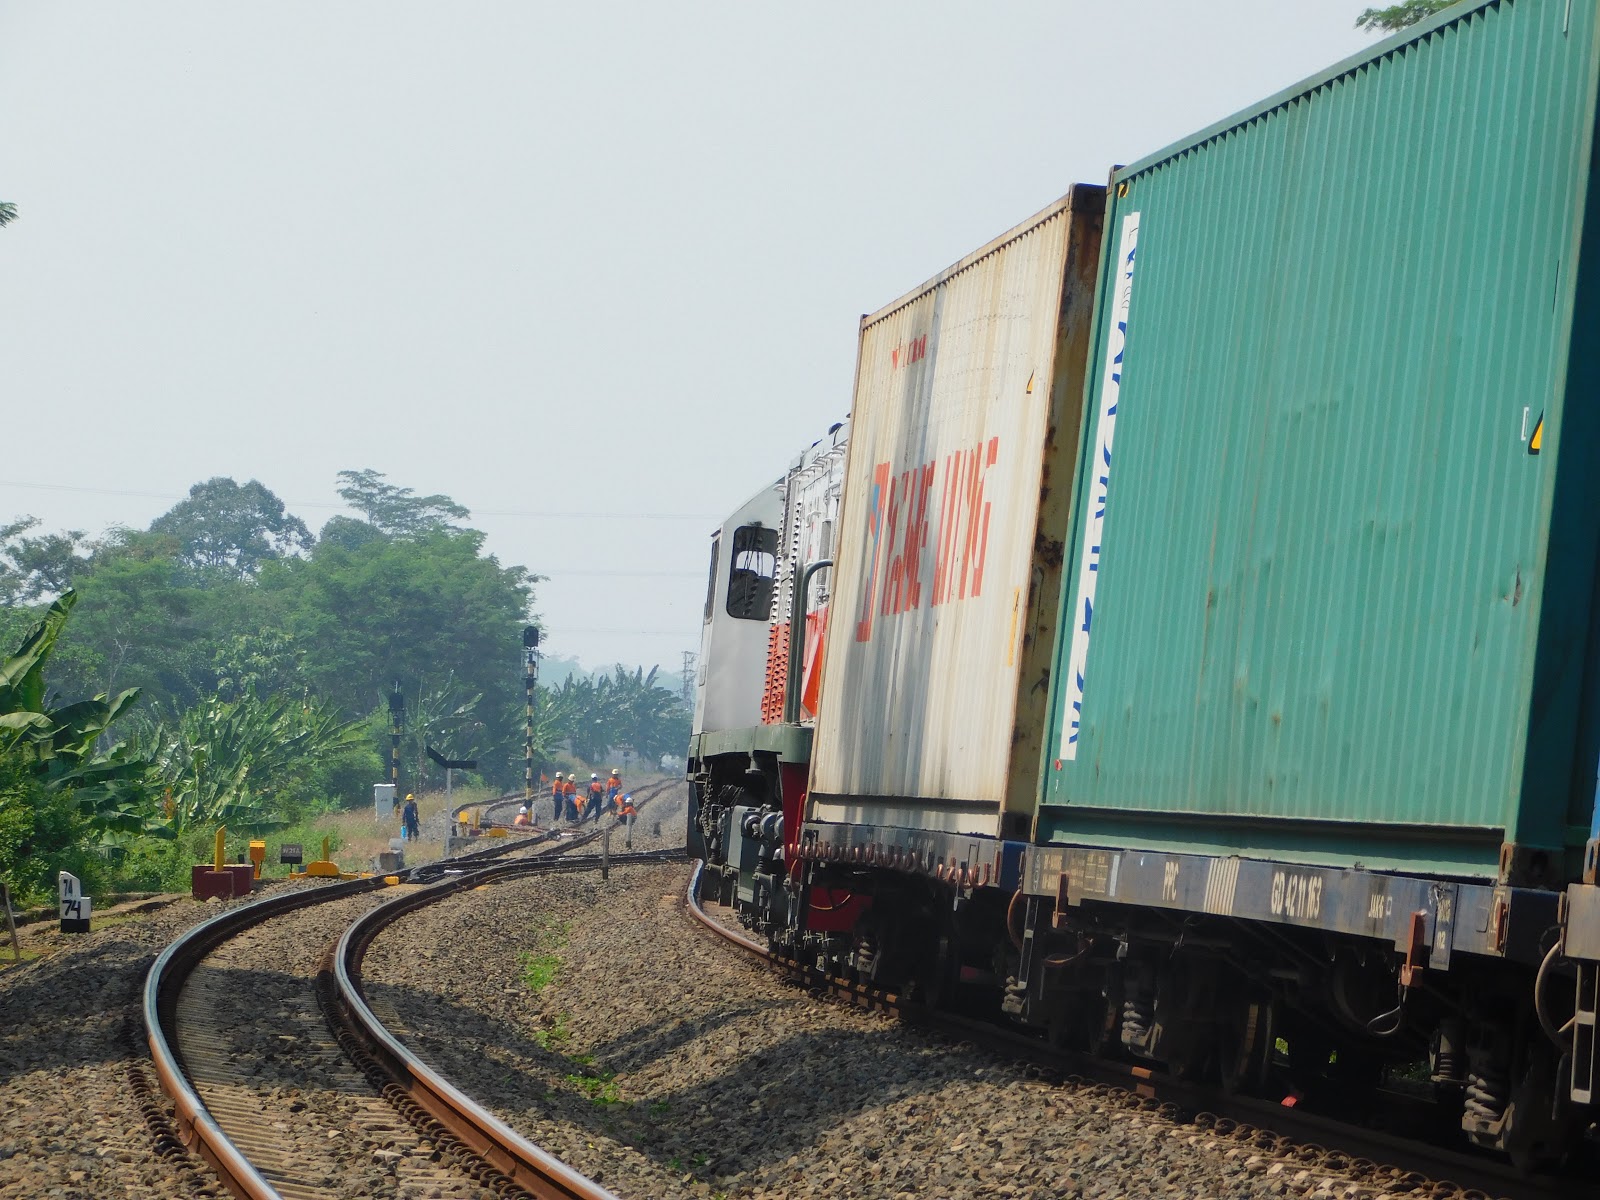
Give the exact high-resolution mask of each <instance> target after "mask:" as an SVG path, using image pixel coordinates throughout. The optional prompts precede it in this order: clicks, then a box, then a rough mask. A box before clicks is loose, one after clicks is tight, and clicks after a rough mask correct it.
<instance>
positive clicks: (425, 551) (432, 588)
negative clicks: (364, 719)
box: [260, 530, 531, 715]
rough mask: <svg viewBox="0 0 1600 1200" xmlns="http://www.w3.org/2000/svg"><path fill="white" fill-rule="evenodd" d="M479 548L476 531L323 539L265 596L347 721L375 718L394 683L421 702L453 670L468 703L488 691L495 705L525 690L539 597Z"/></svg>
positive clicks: (265, 585)
mask: <svg viewBox="0 0 1600 1200" xmlns="http://www.w3.org/2000/svg"><path fill="white" fill-rule="evenodd" d="M482 545H483V535H482V534H480V533H477V532H475V531H472V530H450V531H444V532H434V533H429V534H424V535H419V536H416V537H414V538H407V539H394V538H387V537H385V538H380V539H378V540H376V541H372V542H368V543H366V544H364V545H359V546H356V547H355V548H353V549H351V548H347V547H346V546H345V545H343V544H340V543H338V542H319V543H318V544H317V546H316V548H315V549H314V550H313V551H312V553H311V555H310V557H309V558H305V559H290V560H286V561H284V562H281V563H275V564H271V565H270V568H269V569H268V570H265V571H263V572H262V575H261V580H260V587H261V589H262V590H263V591H264V592H266V593H267V594H268V599H269V600H270V601H271V602H272V603H273V604H274V605H275V606H276V610H277V611H281V613H282V617H281V618H280V619H281V620H282V621H283V628H284V630H285V631H286V632H288V633H289V634H291V635H292V636H293V637H294V639H295V642H296V644H297V645H299V646H301V647H303V648H304V649H305V650H306V659H305V664H306V665H305V672H306V675H307V677H308V679H309V681H310V683H311V686H312V688H313V690H314V691H315V692H316V693H317V694H318V695H320V696H324V697H326V698H327V699H328V700H330V701H332V702H333V703H335V704H337V705H338V706H339V708H340V709H341V710H343V711H344V712H346V713H347V714H350V715H355V714H358V713H365V712H370V711H371V710H372V708H373V707H374V706H375V705H377V704H379V703H381V702H382V700H383V697H385V696H387V695H388V693H389V690H390V688H391V687H392V685H393V684H394V682H395V681H396V680H399V681H400V683H401V686H402V687H403V688H404V690H405V691H406V692H407V693H409V694H411V695H415V693H416V689H417V688H418V687H419V686H421V685H422V684H423V682H424V681H435V680H441V679H443V678H444V677H445V676H446V675H448V674H450V673H452V672H453V673H454V679H455V688H456V689H457V690H458V691H459V694H460V696H461V697H462V698H466V697H470V696H473V695H477V694H480V693H481V694H482V695H484V696H486V697H491V698H492V699H491V700H490V706H491V708H493V707H496V706H497V705H498V703H499V701H500V698H502V697H506V696H512V695H520V694H521V692H522V683H521V667H522V664H521V656H520V652H519V648H520V646H521V636H522V627H523V625H524V624H525V623H526V621H527V614H528V604H529V600H530V597H531V588H530V585H529V579H528V574H527V572H526V571H524V570H523V569H522V568H521V567H502V566H501V565H500V564H499V562H498V561H497V560H496V559H495V558H494V557H493V556H492V555H483V554H481V553H480V551H481V549H482ZM458 703H459V701H458Z"/></svg>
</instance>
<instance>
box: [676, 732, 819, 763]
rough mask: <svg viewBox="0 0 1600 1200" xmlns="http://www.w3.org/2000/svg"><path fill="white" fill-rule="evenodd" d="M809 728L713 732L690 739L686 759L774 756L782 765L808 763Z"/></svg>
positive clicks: (696, 735)
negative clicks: (780, 760)
mask: <svg viewBox="0 0 1600 1200" xmlns="http://www.w3.org/2000/svg"><path fill="white" fill-rule="evenodd" d="M811 732H812V731H811V727H810V726H809V725H756V726H753V727H752V728H749V729H716V730H710V731H707V732H705V733H697V734H695V735H694V736H693V737H691V738H690V739H689V757H690V758H693V759H707V758H716V757H718V756H719V755H723V754H775V755H777V756H778V757H779V758H780V759H782V760H783V761H784V762H809V761H810V760H811Z"/></svg>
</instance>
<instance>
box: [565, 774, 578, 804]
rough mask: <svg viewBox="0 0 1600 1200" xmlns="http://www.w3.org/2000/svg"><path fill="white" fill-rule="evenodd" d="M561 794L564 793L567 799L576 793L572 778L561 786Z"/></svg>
mask: <svg viewBox="0 0 1600 1200" xmlns="http://www.w3.org/2000/svg"><path fill="white" fill-rule="evenodd" d="M562 794H563V795H565V796H566V798H567V799H568V800H571V799H572V798H573V797H574V796H576V795H577V794H578V788H577V785H576V784H574V783H573V782H572V780H570V779H569V780H567V782H566V784H565V785H564V786H563V787H562Z"/></svg>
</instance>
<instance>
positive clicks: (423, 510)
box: [339, 468, 472, 538]
mask: <svg viewBox="0 0 1600 1200" xmlns="http://www.w3.org/2000/svg"><path fill="white" fill-rule="evenodd" d="M339 478H340V479H341V480H342V481H343V486H342V487H340V488H339V495H341V496H343V497H344V499H345V502H346V503H347V504H349V505H350V507H351V508H353V509H355V510H356V511H358V512H359V513H361V514H362V516H364V517H365V518H366V519H367V523H368V524H370V525H371V526H372V527H373V528H375V529H377V530H378V531H379V532H380V533H386V534H388V535H389V536H390V537H403V538H414V537H422V536H425V535H427V534H430V533H440V532H443V531H445V530H448V529H453V528H454V526H452V525H451V524H450V522H451V521H464V520H466V518H467V517H469V516H471V515H472V514H471V513H470V512H468V510H466V509H465V508H463V507H461V505H459V504H457V503H456V502H455V501H454V500H452V499H450V497H449V496H438V495H435V496H419V495H417V494H416V493H415V492H413V491H412V490H411V489H410V488H403V487H396V486H395V485H394V484H392V483H385V482H384V475H383V472H382V471H374V470H371V469H370V468H369V469H368V470H365V471H340V472H339Z"/></svg>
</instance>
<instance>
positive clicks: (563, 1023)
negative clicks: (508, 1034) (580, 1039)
mask: <svg viewBox="0 0 1600 1200" xmlns="http://www.w3.org/2000/svg"><path fill="white" fill-rule="evenodd" d="M571 1038H572V1030H570V1029H568V1028H567V1014H566V1013H557V1014H556V1015H555V1017H554V1018H553V1019H552V1020H551V1022H550V1024H548V1025H546V1026H545V1027H544V1028H543V1029H535V1030H534V1031H533V1040H534V1042H536V1043H537V1044H538V1047H539V1049H541V1050H554V1049H556V1048H557V1047H558V1046H563V1045H565V1044H566V1043H567V1042H568V1041H569V1040H571Z"/></svg>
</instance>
